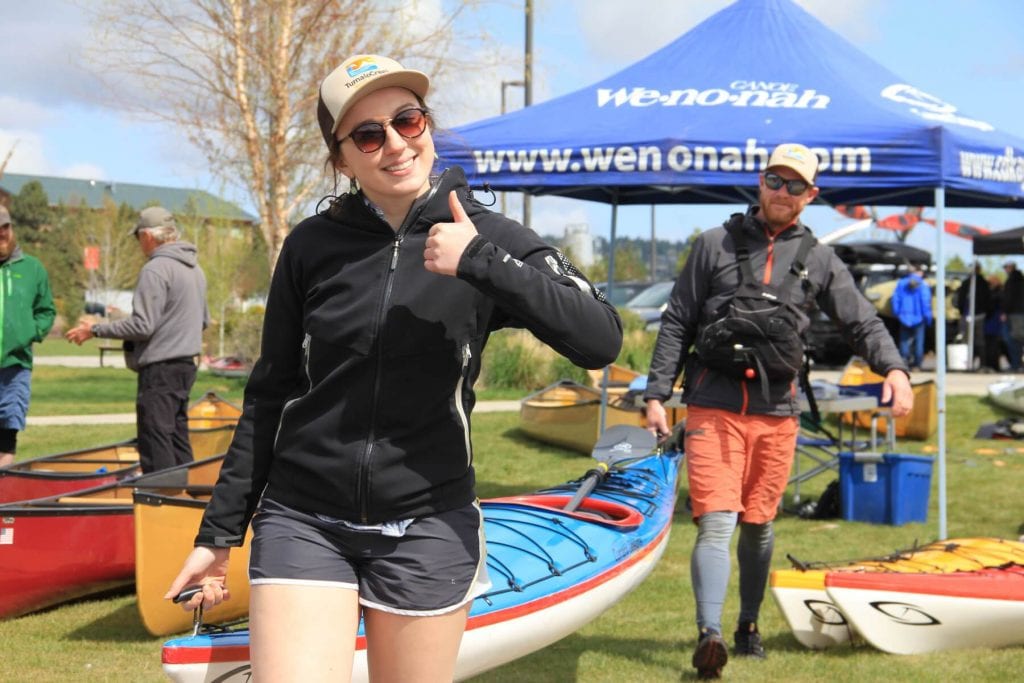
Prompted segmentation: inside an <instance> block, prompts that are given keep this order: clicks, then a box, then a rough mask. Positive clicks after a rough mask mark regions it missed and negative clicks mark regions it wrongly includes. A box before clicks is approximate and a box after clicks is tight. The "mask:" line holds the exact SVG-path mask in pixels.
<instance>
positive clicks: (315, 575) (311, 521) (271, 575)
mask: <svg viewBox="0 0 1024 683" xmlns="http://www.w3.org/2000/svg"><path fill="white" fill-rule="evenodd" d="M252 527H253V540H252V552H251V555H250V560H249V582H250V583H251V584H252V585H253V586H259V585H267V584H279V585H280V584H289V585H297V586H335V587H337V588H341V589H345V590H355V591H358V592H359V603H360V604H361V605H362V606H363V607H367V608H370V609H378V610H382V611H385V612H390V613H393V614H405V615H410V616H431V615H436V614H444V613H446V612H451V611H454V610H456V609H458V608H460V607H462V606H463V605H465V604H466V603H467V602H470V601H471V600H473V599H474V598H476V597H478V596H480V595H482V594H483V593H486V592H487V591H488V590H490V588H491V582H490V580H489V578H488V576H487V550H486V546H485V543H484V536H483V511H482V510H481V509H480V506H479V504H477V503H471V504H470V505H466V506H465V507H462V508H459V509H457V510H449V511H446V512H441V513H439V514H437V515H432V516H429V517H418V518H416V519H415V520H413V521H412V522H411V523H410V524H409V525H408V527H406V529H405V532H404V534H403V535H402V536H399V537H393V536H386V535H383V534H381V533H380V532H379V531H357V530H354V529H352V528H350V527H348V526H346V525H345V524H344V523H342V522H340V521H337V520H331V519H330V518H327V517H323V516H321V515H315V514H310V513H307V512H301V511H298V510H294V509H291V508H288V507H285V506H284V505H281V504H280V503H277V502H275V501H272V500H267V499H263V501H262V502H261V503H260V507H259V510H258V511H257V513H256V516H255V517H253V522H252Z"/></svg>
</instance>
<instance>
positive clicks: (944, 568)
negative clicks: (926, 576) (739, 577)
mask: <svg viewBox="0 0 1024 683" xmlns="http://www.w3.org/2000/svg"><path fill="white" fill-rule="evenodd" d="M1008 562H1014V563H1018V564H1020V563H1024V543H1020V542H1017V541H1008V540H1003V539H999V538H956V539H950V540H946V541H936V542H935V543H931V544H929V545H926V546H924V547H922V548H918V549H915V550H907V551H903V552H898V553H894V554H893V555H891V556H889V557H885V558H882V559H871V560H862V561H857V562H850V563H846V564H837V565H828V564H822V563H815V564H814V566H813V567H812V568H809V569H777V570H775V571H773V572H772V573H771V578H770V581H769V584H770V586H771V592H772V597H773V598H774V599H775V603H776V604H777V605H778V606H779V610H780V611H781V612H782V614H783V616H784V617H785V619H786V623H788V624H789V627H790V629H791V630H792V631H793V635H794V636H795V637H796V639H797V640H798V641H799V642H800V643H801V644H802V645H804V646H805V647H808V648H811V649H815V650H817V649H824V648H828V647H835V646H837V645H842V644H845V643H849V642H851V641H857V640H858V639H859V634H857V633H856V632H855V631H854V629H853V627H852V626H851V625H850V624H849V622H848V620H847V619H846V616H845V615H844V614H843V613H842V611H840V610H839V608H838V607H836V605H835V604H834V603H833V602H832V600H831V599H830V598H829V596H828V593H827V592H826V590H825V575H826V574H828V573H829V572H899V573H909V572H924V573H935V574H945V573H949V572H955V571H972V570H976V569H981V568H985V567H998V566H1001V565H1003V564H1006V563H1008Z"/></svg>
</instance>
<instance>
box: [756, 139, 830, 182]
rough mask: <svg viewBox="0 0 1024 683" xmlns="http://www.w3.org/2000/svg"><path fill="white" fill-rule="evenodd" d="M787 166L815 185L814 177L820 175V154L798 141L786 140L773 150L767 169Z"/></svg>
mask: <svg viewBox="0 0 1024 683" xmlns="http://www.w3.org/2000/svg"><path fill="white" fill-rule="evenodd" d="M778 166H785V167H786V168H791V169H793V170H794V171H796V172H797V174H799V176H800V177H801V178H803V179H804V180H806V181H807V183H808V184H809V185H814V177H815V176H816V175H818V155H817V154H815V153H814V152H812V151H811V150H809V149H807V148H806V147H804V146H803V145H801V144H800V143H798V142H784V143H782V144H781V145H779V146H778V147H776V148H775V149H774V150H773V151H772V155H771V157H769V159H768V166H766V167H765V168H766V169H772V168H776V167H778Z"/></svg>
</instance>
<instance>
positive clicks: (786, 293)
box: [725, 213, 817, 303]
mask: <svg viewBox="0 0 1024 683" xmlns="http://www.w3.org/2000/svg"><path fill="white" fill-rule="evenodd" d="M744 217H745V214H742V213H734V214H733V215H732V217H731V218H730V219H729V220H728V221H727V222H726V224H725V229H726V232H728V233H729V235H730V236H731V237H732V241H733V244H734V245H735V246H736V263H737V264H738V265H739V267H740V273H741V274H742V276H743V281H744V282H748V283H757V282H758V280H757V277H756V276H755V275H754V269H753V267H752V266H751V265H750V249H749V248H748V247H747V241H746V239H745V238H744V237H743V229H742V228H743V219H744ZM816 242H817V240H816V239H815V238H814V235H813V234H812V233H811V231H810V230H808V229H807V228H804V234H803V237H802V238H801V239H800V246H799V247H797V250H796V255H795V256H794V257H793V262H792V263H791V264H790V265H789V270H788V271H786V277H785V278H783V280H782V283H781V284H780V285H779V294H780V297H781V298H780V301H782V302H784V303H788V302H789V299H790V296H791V295H792V292H793V285H794V284H796V282H797V281H798V280H800V281H803V280H806V279H807V255H808V254H810V253H811V249H812V248H813V247H814V245H815V243H816Z"/></svg>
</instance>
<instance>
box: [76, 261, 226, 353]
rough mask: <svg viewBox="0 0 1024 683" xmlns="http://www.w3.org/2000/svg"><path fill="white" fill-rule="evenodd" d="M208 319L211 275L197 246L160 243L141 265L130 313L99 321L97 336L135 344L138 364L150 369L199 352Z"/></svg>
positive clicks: (94, 330)
mask: <svg viewBox="0 0 1024 683" xmlns="http://www.w3.org/2000/svg"><path fill="white" fill-rule="evenodd" d="M209 322H210V312H209V309H208V308H207V306H206V276H205V275H204V274H203V269H202V268H200V267H199V262H198V261H197V260H196V248H195V245H193V244H189V243H188V242H182V241H176V242H167V243H165V244H162V245H160V246H159V247H157V248H156V249H155V250H154V251H153V253H152V254H150V256H149V260H148V261H146V264H145V265H144V266H143V267H142V270H141V271H140V272H139V281H138V284H136V286H135V295H134V296H133V297H132V314H131V316H129V317H128V318H125V319H124V320H118V321H117V322H112V323H101V324H98V325H96V326H94V328H93V334H94V335H96V336H97V337H101V338H113V339H124V340H127V341H131V342H134V343H135V350H134V356H135V362H136V363H137V364H138V365H139V367H145V366H147V365H150V364H152V363H156V362H158V361H165V360H170V359H172V358H188V357H190V356H196V355H199V354H200V353H201V352H202V348H203V329H205V328H206V326H207V325H208V324H209Z"/></svg>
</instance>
